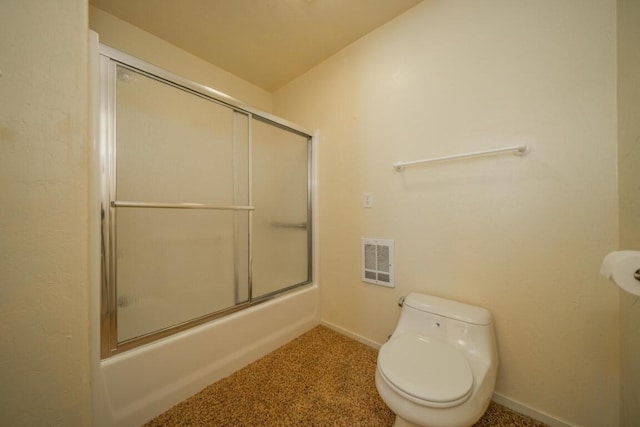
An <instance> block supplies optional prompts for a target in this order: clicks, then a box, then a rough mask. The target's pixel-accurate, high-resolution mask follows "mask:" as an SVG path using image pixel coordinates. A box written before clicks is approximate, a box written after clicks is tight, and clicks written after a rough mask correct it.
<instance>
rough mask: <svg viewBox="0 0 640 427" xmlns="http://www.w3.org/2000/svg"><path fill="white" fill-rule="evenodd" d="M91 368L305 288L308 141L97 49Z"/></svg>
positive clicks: (266, 118)
mask: <svg viewBox="0 0 640 427" xmlns="http://www.w3.org/2000/svg"><path fill="white" fill-rule="evenodd" d="M99 84H100V132H99V133H100V138H99V139H100V163H101V164H100V170H101V175H102V176H101V180H100V182H101V193H102V194H101V197H102V206H101V217H102V239H101V240H102V253H103V255H102V288H101V357H102V358H108V357H110V356H112V355H114V354H116V353H119V352H122V351H125V350H128V349H131V348H133V347H136V346H138V345H140V344H145V343H149V342H151V341H154V340H157V339H158V338H162V337H165V336H167V335H170V334H173V333H175V332H177V331H182V330H185V329H187V328H190V327H192V326H194V325H197V324H202V323H204V322H207V321H209V320H212V319H214V318H217V317H221V316H224V315H227V314H230V313H233V312H236V311H238V310H242V309H244V308H248V307H250V306H252V305H255V304H257V303H260V302H264V301H266V300H269V299H271V298H273V297H275V296H277V295H279V294H282V293H284V292H286V291H289V290H292V289H294V288H297V287H300V286H303V285H306V284H309V283H311V280H312V272H311V265H312V263H311V259H312V254H311V248H312V244H311V185H310V182H311V167H310V165H311V135H310V133H308V132H306V131H305V130H304V129H301V128H299V127H297V126H295V125H293V124H291V123H288V122H286V121H283V120H281V119H279V118H276V117H274V116H271V115H269V114H266V113H262V112H260V111H256V110H253V109H251V108H249V107H246V106H243V105H241V104H239V103H238V102H237V101H235V100H233V99H231V98H229V97H227V96H226V95H224V94H221V93H219V92H216V91H215V90H212V89H210V88H208V87H205V86H202V85H199V84H197V83H194V82H191V81H187V80H185V79H183V78H180V77H178V76H175V75H173V74H171V73H168V72H166V71H163V70H161V69H158V68H156V67H154V66H152V65H150V64H147V63H144V62H142V61H139V60H137V59H135V58H132V57H129V56H128V55H125V54H122V53H120V52H118V51H115V50H112V49H110V48H107V47H104V46H103V47H102V48H101V55H100V83H99Z"/></svg>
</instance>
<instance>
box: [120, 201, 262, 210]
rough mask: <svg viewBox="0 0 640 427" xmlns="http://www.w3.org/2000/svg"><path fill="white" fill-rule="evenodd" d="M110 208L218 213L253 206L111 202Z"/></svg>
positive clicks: (249, 208)
mask: <svg viewBox="0 0 640 427" xmlns="http://www.w3.org/2000/svg"><path fill="white" fill-rule="evenodd" d="M111 207H112V208H161V209H210V210H219V211H254V210H256V208H255V207H253V206H236V205H230V206H218V205H208V204H204V203H149V202H126V201H121V200H113V201H112V202H111Z"/></svg>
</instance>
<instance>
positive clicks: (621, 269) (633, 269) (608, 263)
mask: <svg viewBox="0 0 640 427" xmlns="http://www.w3.org/2000/svg"><path fill="white" fill-rule="evenodd" d="M638 267H640V251H630V250H624V251H615V252H611V253H609V254H608V255H607V256H605V257H604V259H603V260H602V266H601V267H600V274H601V275H603V276H604V277H606V278H607V279H609V280H611V281H612V282H613V283H615V284H616V285H618V286H619V287H620V288H621V289H622V290H624V291H626V292H629V293H630V294H633V295H636V296H640V268H638Z"/></svg>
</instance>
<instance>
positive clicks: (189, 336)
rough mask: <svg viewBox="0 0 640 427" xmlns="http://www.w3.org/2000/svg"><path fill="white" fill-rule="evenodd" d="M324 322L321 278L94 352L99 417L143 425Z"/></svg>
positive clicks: (98, 422) (105, 422)
mask: <svg viewBox="0 0 640 427" xmlns="http://www.w3.org/2000/svg"><path fill="white" fill-rule="evenodd" d="M318 323H319V314H318V287H317V286H315V285H313V286H309V287H305V288H303V289H301V290H297V291H294V292H292V293H289V294H286V295H282V296H280V297H278V298H276V299H273V300H271V301H269V302H265V303H263V304H259V305H257V306H254V307H251V308H248V309H246V310H243V311H239V312H236V313H233V314H231V315H229V316H226V317H223V318H220V319H216V320H214V321H211V322H209V323H206V324H204V325H200V326H197V327H195V328H192V329H189V330H187V331H184V332H181V333H178V334H175V335H172V336H170V337H167V338H164V339H162V340H159V341H156V342H154V343H151V344H148V345H145V346H142V347H139V348H136V349H133V350H130V351H127V352H125V353H122V354H119V355H117V356H113V357H111V358H109V359H106V360H104V361H100V360H94V364H93V374H92V377H93V378H92V379H93V399H94V402H93V403H94V404H93V407H94V411H93V422H94V425H95V426H140V425H142V424H144V423H145V422H147V421H149V420H151V419H152V418H154V417H155V416H156V415H158V414H161V413H162V412H164V411H166V410H167V409H169V408H171V407H172V406H173V405H175V404H177V403H178V402H180V401H182V400H184V399H185V398H187V397H189V396H191V395H193V394H194V393H196V392H198V391H200V390H201V389H203V388H204V387H206V386H207V385H209V384H211V383H213V382H215V381H217V380H219V379H221V378H224V377H226V376H228V375H229V374H231V373H232V372H234V371H236V370H238V369H240V368H242V367H243V366H246V365H247V364H249V363H251V362H253V361H254V360H257V359H259V358H260V357H262V356H264V355H266V354H267V353H269V352H271V351H273V350H275V349H276V348H278V347H280V346H281V345H283V344H285V343H287V342H288V341H290V340H292V339H293V338H295V337H297V336H299V335H301V334H302V333H304V332H306V331H308V330H309V329H311V328H313V327H314V326H316V325H317V324H318ZM94 342H95V341H94ZM94 353H95V352H94Z"/></svg>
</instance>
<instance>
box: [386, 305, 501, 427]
mask: <svg viewBox="0 0 640 427" xmlns="http://www.w3.org/2000/svg"><path fill="white" fill-rule="evenodd" d="M497 370H498V355H497V351H496V342H495V335H494V332H493V322H492V318H491V313H489V311H487V310H485V309H484V308H480V307H474V306H471V305H467V304H462V303H459V302H455V301H450V300H446V299H442V298H438V297H434V296H430V295H423V294H417V293H411V294H409V295H408V296H407V297H406V298H405V299H404V303H403V304H402V313H401V314H400V320H399V321H398V325H397V326H396V329H395V330H394V332H393V334H392V335H391V338H390V339H389V341H387V342H386V343H385V344H384V345H382V347H381V348H380V353H379V354H378V368H377V369H376V387H377V389H378V393H380V397H382V400H384V401H385V403H386V404H387V405H388V406H389V408H391V410H392V411H393V412H394V413H395V414H396V422H395V424H394V426H423V427H463V426H464V427H468V426H471V425H472V424H473V423H475V422H476V421H478V420H479V419H480V417H482V414H484V412H485V411H486V410H487V406H489V402H490V401H491V396H492V394H493V388H494V385H495V381H496V373H497Z"/></svg>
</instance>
